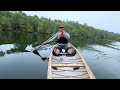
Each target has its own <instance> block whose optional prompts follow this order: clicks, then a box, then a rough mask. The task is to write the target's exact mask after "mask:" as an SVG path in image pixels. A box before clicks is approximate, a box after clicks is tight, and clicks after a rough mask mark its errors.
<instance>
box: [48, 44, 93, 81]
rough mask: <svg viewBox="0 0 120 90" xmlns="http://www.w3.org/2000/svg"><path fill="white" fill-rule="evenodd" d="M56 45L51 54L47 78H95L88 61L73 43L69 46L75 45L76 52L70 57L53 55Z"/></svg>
mask: <svg viewBox="0 0 120 90" xmlns="http://www.w3.org/2000/svg"><path fill="white" fill-rule="evenodd" d="M55 46H57V44H56V45H55ZM55 46H53V48H52V50H51V53H50V56H49V62H48V73H47V79H95V76H94V75H93V73H92V71H91V70H90V68H89V66H88V65H87V63H86V61H85V60H84V58H83V57H82V56H81V54H80V52H79V51H78V50H77V49H76V48H75V47H74V46H73V45H72V44H70V43H69V44H68V46H71V47H73V48H74V49H75V50H76V54H75V55H74V56H70V57H69V56H66V55H61V56H55V55H53V50H54V48H55ZM75 68H76V69H75Z"/></svg>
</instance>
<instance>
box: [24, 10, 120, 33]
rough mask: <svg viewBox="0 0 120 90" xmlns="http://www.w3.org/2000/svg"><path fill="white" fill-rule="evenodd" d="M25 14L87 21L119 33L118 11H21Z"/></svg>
mask: <svg viewBox="0 0 120 90" xmlns="http://www.w3.org/2000/svg"><path fill="white" fill-rule="evenodd" d="M23 12H25V13H26V14H27V15H31V16H33V15H37V16H38V17H41V16H43V17H46V18H51V19H52V20H54V19H60V20H67V19H68V20H69V21H78V22H79V23H81V24H83V23H87V24H88V26H92V27H95V28H98V29H102V30H107V31H111V32H115V33H119V34H120V11H23Z"/></svg>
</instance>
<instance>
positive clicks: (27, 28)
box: [0, 11, 120, 41]
mask: <svg viewBox="0 0 120 90" xmlns="http://www.w3.org/2000/svg"><path fill="white" fill-rule="evenodd" d="M60 24H64V25H65V30H66V31H67V32H69V33H70V35H71V36H77V37H81V38H97V39H109V40H116V41H120V34H118V33H113V32H108V31H104V30H100V29H96V28H94V27H91V26H88V25H87V24H86V23H85V24H80V23H78V22H77V21H76V22H74V21H68V20H66V21H62V20H51V19H50V18H45V17H41V18H39V17H38V16H37V15H34V16H27V15H26V14H25V13H24V12H22V11H11V12H10V11H0V31H19V32H30V33H47V34H53V33H56V32H57V31H58V25H60Z"/></svg>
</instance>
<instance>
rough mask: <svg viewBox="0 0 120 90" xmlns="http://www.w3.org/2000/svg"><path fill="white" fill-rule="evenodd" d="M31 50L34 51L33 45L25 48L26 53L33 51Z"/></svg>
mask: <svg viewBox="0 0 120 90" xmlns="http://www.w3.org/2000/svg"><path fill="white" fill-rule="evenodd" d="M31 50H33V47H32V45H28V46H27V47H26V48H25V51H31Z"/></svg>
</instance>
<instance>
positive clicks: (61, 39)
mask: <svg viewBox="0 0 120 90" xmlns="http://www.w3.org/2000/svg"><path fill="white" fill-rule="evenodd" d="M57 42H58V43H63V44H65V43H68V40H67V38H66V37H65V35H64V33H61V34H60V36H59V38H58V41H57Z"/></svg>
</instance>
